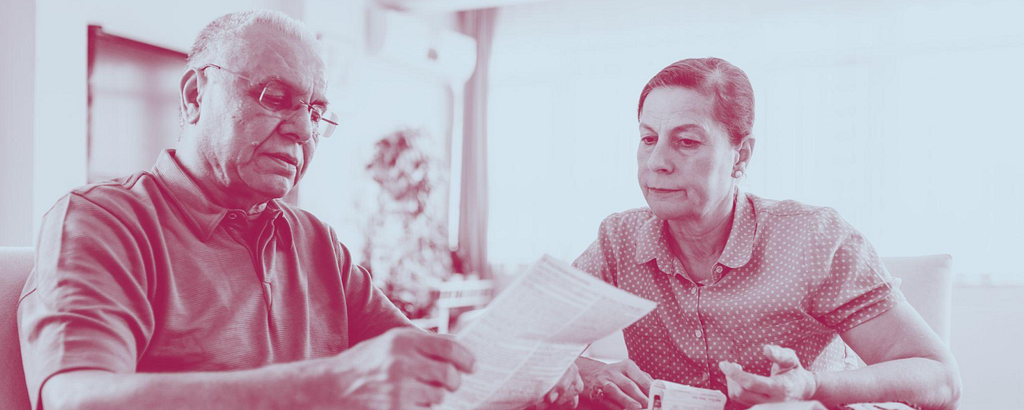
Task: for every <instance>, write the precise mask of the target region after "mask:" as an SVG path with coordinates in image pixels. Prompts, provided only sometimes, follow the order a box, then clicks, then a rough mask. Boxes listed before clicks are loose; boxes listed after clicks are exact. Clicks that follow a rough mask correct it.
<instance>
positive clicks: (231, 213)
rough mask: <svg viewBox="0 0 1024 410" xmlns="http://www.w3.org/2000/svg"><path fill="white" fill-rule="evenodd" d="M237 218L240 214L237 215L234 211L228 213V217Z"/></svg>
mask: <svg viewBox="0 0 1024 410" xmlns="http://www.w3.org/2000/svg"><path fill="white" fill-rule="evenodd" d="M235 218H238V215H235V213H234V212H230V213H228V219H235Z"/></svg>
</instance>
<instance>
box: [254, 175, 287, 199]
mask: <svg viewBox="0 0 1024 410" xmlns="http://www.w3.org/2000/svg"><path fill="white" fill-rule="evenodd" d="M280 179H283V178H274V180H269V181H268V180H264V181H260V183H257V184H249V188H252V190H253V191H256V192H258V193H259V194H260V196H262V197H265V198H267V199H280V198H284V196H285V195H288V192H289V191H291V190H292V183H291V181H290V180H287V181H282V180H280Z"/></svg>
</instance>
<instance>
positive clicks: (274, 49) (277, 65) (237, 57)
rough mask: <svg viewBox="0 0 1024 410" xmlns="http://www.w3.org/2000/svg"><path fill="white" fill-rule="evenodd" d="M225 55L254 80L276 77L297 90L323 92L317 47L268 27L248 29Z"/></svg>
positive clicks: (321, 62)
mask: <svg viewBox="0 0 1024 410" xmlns="http://www.w3.org/2000/svg"><path fill="white" fill-rule="evenodd" d="M233 43H234V44H233V47H231V50H230V52H228V53H227V54H228V55H229V58H230V59H231V60H232V62H230V63H229V64H230V65H234V66H235V67H237V68H236V69H237V70H241V71H244V72H245V73H247V74H248V75H251V76H252V77H253V79H254V80H260V81H266V80H271V79H275V80H278V81H280V82H284V83H286V84H288V85H289V86H291V87H293V88H296V89H298V90H301V91H304V92H308V91H310V89H311V88H312V91H313V92H314V93H322V92H323V91H324V88H326V67H325V64H324V60H323V57H322V56H321V55H320V52H319V50H318V49H317V48H315V47H313V46H312V45H310V44H308V43H306V42H304V41H302V40H301V39H299V38H296V37H295V36H293V35H290V34H286V33H283V32H281V31H280V30H278V29H276V28H273V27H268V26H252V27H249V28H247V29H246V30H245V31H243V33H242V34H241V35H240V36H239V38H238V39H237V41H235V42H233Z"/></svg>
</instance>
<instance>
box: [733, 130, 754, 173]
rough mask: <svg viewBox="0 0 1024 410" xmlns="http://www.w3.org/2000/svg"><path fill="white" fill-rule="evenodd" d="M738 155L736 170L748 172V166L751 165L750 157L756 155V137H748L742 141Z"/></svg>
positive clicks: (737, 151)
mask: <svg viewBox="0 0 1024 410" xmlns="http://www.w3.org/2000/svg"><path fill="white" fill-rule="evenodd" d="M736 154H737V155H736V157H737V158H736V169H738V170H740V171H743V172H746V167H747V164H749V163H750V157H752V156H753V155H754V137H747V138H744V139H743V141H740V146H739V148H738V149H737V150H736Z"/></svg>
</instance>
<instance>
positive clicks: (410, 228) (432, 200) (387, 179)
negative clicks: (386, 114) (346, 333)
mask: <svg viewBox="0 0 1024 410" xmlns="http://www.w3.org/2000/svg"><path fill="white" fill-rule="evenodd" d="M427 141H429V139H428V138H425V136H424V134H423V132H422V131H420V130H416V129H400V130H398V131H395V132H393V133H390V134H388V135H385V136H384V137H383V138H381V139H380V140H379V141H378V142H377V143H376V144H375V146H374V147H375V153H374V156H373V159H371V160H370V162H369V163H368V164H367V165H366V170H367V171H368V172H369V174H370V176H371V177H372V178H373V180H374V181H375V182H376V183H377V185H378V187H379V188H380V190H379V191H378V194H377V204H378V211H377V212H376V213H374V214H372V215H371V217H370V218H369V220H368V223H367V225H366V232H365V234H366V244H365V246H364V248H363V263H364V264H365V265H366V267H367V269H369V270H370V272H371V275H372V277H373V280H374V283H375V284H376V285H377V286H378V287H380V288H381V290H383V291H384V293H385V294H386V295H387V296H388V298H389V299H391V301H392V302H393V303H394V304H395V305H396V306H398V307H399V308H400V309H401V310H402V311H403V312H404V313H405V314H406V316H408V317H409V318H410V319H418V318H422V317H425V316H427V315H428V314H429V313H430V309H431V308H432V306H433V302H434V300H435V298H436V295H435V294H432V292H431V288H433V287H434V285H436V284H437V283H439V282H441V281H444V280H445V279H447V278H448V277H449V276H451V274H452V257H451V252H450V250H449V249H448V234H447V222H446V220H445V216H446V212H447V207H446V206H445V204H446V199H447V198H446V195H447V192H446V191H447V190H446V188H447V183H448V172H447V169H446V168H445V167H444V166H443V165H444V164H443V162H442V161H440V160H439V159H438V158H435V157H433V156H431V155H430V154H429V151H427V150H425V149H424V147H423V144H424V143H425V142H427Z"/></svg>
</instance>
